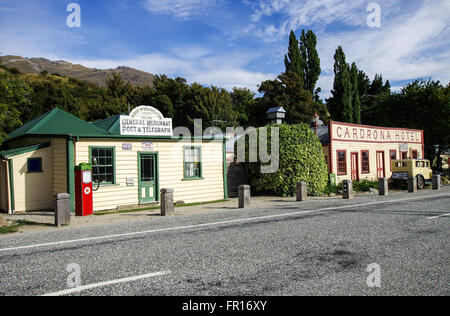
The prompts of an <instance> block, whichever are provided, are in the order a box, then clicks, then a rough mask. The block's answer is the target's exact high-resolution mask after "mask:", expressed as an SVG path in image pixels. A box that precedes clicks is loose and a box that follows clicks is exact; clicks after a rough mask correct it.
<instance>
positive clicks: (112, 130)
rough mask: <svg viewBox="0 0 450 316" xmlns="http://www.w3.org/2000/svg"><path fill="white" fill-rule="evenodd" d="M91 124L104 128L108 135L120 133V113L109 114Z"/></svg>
mask: <svg viewBox="0 0 450 316" xmlns="http://www.w3.org/2000/svg"><path fill="white" fill-rule="evenodd" d="M122 115H126V114H122ZM92 124H93V125H95V126H97V127H98V128H101V129H103V130H105V131H106V132H108V134H110V135H120V115H115V116H111V117H108V118H107V119H104V120H101V121H98V122H95V123H92Z"/></svg>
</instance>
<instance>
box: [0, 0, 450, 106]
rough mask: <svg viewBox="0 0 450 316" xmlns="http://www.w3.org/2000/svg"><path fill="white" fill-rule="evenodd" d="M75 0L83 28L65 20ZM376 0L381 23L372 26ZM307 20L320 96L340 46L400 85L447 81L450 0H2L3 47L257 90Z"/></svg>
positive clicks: (0, 50) (277, 68)
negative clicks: (315, 41) (315, 51)
mask: <svg viewBox="0 0 450 316" xmlns="http://www.w3.org/2000/svg"><path fill="white" fill-rule="evenodd" d="M71 2H75V3H78V4H79V5H80V7H81V23H82V24H81V27H80V28H69V27H67V25H66V18H67V16H68V15H69V13H68V12H66V7H67V5H68V4H69V3H71ZM372 2H374V3H376V4H378V5H379V7H380V8H381V27H379V28H371V27H369V26H368V25H367V17H368V16H369V15H370V14H371V12H368V11H367V7H368V5H369V4H370V3H372ZM303 28H304V29H311V30H313V31H314V32H315V33H316V35H317V37H318V50H319V55H320V58H321V64H322V75H321V77H320V80H319V86H320V87H321V88H322V90H323V93H322V96H323V97H327V96H328V95H329V93H330V90H331V89H332V82H333V54H334V51H335V49H336V48H337V46H338V45H342V46H343V48H344V51H345V53H346V55H347V61H348V62H353V61H354V62H356V63H357V65H358V67H359V68H360V69H363V70H364V71H365V72H366V73H367V74H368V75H369V76H370V77H371V78H373V76H374V75H375V73H381V74H383V78H384V79H389V80H390V82H391V85H392V86H393V87H394V89H396V90H398V89H399V88H400V87H401V86H402V85H403V84H405V83H406V82H408V81H411V80H414V79H416V78H423V79H428V78H432V79H434V80H441V81H442V82H443V83H445V84H447V83H448V82H449V81H450V40H449V38H450V1H448V0H415V1H414V0H413V1H409V0H390V1H385V0H383V1H381V0H380V1H377V0H375V1H363V0H352V1H349V0H256V1H250V0H133V1H132V0H96V1H92V0H78V1H77V0H72V1H65V0H39V1H37V0H26V1H25V0H0V54H1V55H20V56H25V57H45V58H49V59H56V60H60V59H62V60H67V61H70V62H74V63H80V64H82V65H85V66H88V67H96V68H115V67H118V66H130V67H134V68H137V69H140V70H144V71H147V72H151V73H154V74H167V75H169V76H171V77H177V76H181V77H184V78H186V79H187V80H188V82H189V83H192V82H199V83H201V84H204V85H211V84H213V85H216V86H220V87H224V88H227V89H232V87H234V86H239V87H248V88H250V89H252V90H253V91H256V90H257V85H258V84H260V83H261V81H263V80H266V79H273V78H275V77H276V76H277V75H278V74H280V73H281V72H282V71H284V64H283V56H284V54H285V53H286V50H287V45H288V36H289V32H290V30H291V29H293V30H294V31H295V32H296V33H297V34H299V33H300V32H301V30H302V29H303Z"/></svg>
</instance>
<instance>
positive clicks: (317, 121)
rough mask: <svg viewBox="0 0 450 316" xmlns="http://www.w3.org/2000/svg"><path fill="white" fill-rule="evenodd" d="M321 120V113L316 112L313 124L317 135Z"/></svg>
mask: <svg viewBox="0 0 450 316" xmlns="http://www.w3.org/2000/svg"><path fill="white" fill-rule="evenodd" d="M319 121H320V116H319V114H317V113H314V115H313V119H312V122H313V125H314V131H315V133H316V135H317V129H318V128H319Z"/></svg>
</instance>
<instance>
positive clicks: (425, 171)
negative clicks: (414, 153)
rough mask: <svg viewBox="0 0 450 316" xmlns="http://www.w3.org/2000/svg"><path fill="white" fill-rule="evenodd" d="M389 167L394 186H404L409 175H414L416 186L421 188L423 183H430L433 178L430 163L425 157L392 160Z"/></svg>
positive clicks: (423, 185)
mask: <svg viewBox="0 0 450 316" xmlns="http://www.w3.org/2000/svg"><path fill="white" fill-rule="evenodd" d="M391 168H392V177H391V183H392V185H393V186H394V187H395V186H404V185H405V184H407V183H408V178H409V177H416V178H417V188H418V189H423V188H424V187H425V184H427V183H431V181H432V179H433V171H432V170H431V163H430V161H429V160H426V159H405V160H392V162H391Z"/></svg>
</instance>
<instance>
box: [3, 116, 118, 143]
mask: <svg viewBox="0 0 450 316" xmlns="http://www.w3.org/2000/svg"><path fill="white" fill-rule="evenodd" d="M27 135H29V136H37V135H71V136H79V137H83V136H86V137H92V136H105V135H109V133H108V132H107V131H105V130H104V129H101V128H99V127H97V126H95V125H93V124H90V123H88V122H85V121H83V120H82V119H80V118H78V117H76V116H74V115H72V114H69V113H67V112H64V111H63V110H60V109H58V108H55V109H53V110H51V111H50V112H47V113H45V114H44V115H42V116H40V117H38V118H36V119H34V120H32V121H30V122H28V123H26V124H25V125H23V126H22V127H20V128H18V129H16V130H15V131H13V132H12V133H10V134H9V135H8V139H7V140H6V141H9V140H12V139H14V138H18V137H21V136H27Z"/></svg>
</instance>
